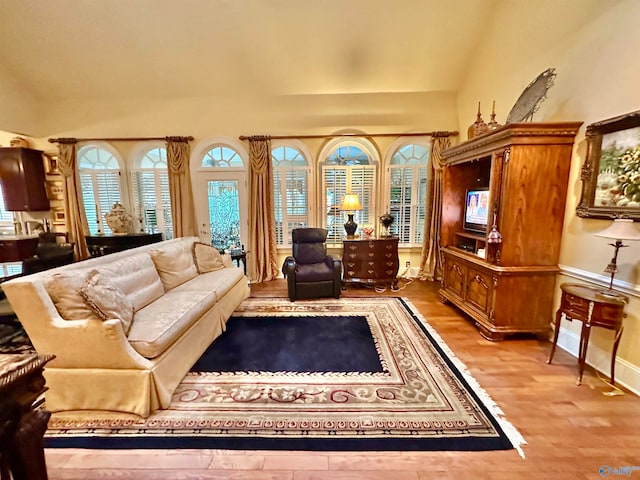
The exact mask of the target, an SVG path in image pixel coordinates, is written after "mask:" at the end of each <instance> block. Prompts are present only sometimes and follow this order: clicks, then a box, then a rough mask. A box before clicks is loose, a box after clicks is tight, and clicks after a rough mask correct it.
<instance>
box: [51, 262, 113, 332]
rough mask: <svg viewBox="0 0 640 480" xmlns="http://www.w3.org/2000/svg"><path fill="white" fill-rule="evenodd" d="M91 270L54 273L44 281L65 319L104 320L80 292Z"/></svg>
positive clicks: (57, 308)
mask: <svg viewBox="0 0 640 480" xmlns="http://www.w3.org/2000/svg"><path fill="white" fill-rule="evenodd" d="M90 271H91V270H88V269H79V270H73V271H70V272H59V273H54V274H53V275H51V276H50V277H48V278H46V280H45V281H44V287H45V289H46V290H47V293H48V294H49V296H50V297H51V300H52V301H53V304H54V305H55V306H56V310H58V313H59V314H60V316H61V317H62V318H64V319H65V320H102V319H101V318H100V316H98V314H97V313H96V312H95V311H94V310H93V309H92V308H91V307H89V305H87V302H85V300H84V298H82V297H81V296H80V294H79V292H80V289H81V288H82V287H84V285H85V283H86V281H87V278H88V276H89V273H90Z"/></svg>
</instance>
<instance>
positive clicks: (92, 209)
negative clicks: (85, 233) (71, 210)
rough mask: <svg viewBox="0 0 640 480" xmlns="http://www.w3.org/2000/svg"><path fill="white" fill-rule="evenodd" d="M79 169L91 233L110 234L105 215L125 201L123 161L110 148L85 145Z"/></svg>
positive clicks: (79, 158) (79, 156) (81, 149)
mask: <svg viewBox="0 0 640 480" xmlns="http://www.w3.org/2000/svg"><path fill="white" fill-rule="evenodd" d="M78 171H79V173H80V185H81V188H82V199H83V201H84V211H85V214H86V216H87V222H88V224H89V231H90V233H91V234H92V235H95V234H97V233H104V232H107V233H111V229H110V228H109V226H108V225H107V222H106V221H105V219H104V215H105V214H106V213H108V212H109V211H110V210H111V207H113V204H114V203H116V202H122V189H121V186H120V178H121V171H120V162H118V159H117V158H116V157H115V155H114V153H113V152H111V151H110V150H108V149H107V147H103V146H99V145H86V146H84V147H81V148H80V149H79V150H78Z"/></svg>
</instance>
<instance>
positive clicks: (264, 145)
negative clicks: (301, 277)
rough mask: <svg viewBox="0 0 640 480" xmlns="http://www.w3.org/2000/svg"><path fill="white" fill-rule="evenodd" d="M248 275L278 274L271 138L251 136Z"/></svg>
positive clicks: (259, 279)
mask: <svg viewBox="0 0 640 480" xmlns="http://www.w3.org/2000/svg"><path fill="white" fill-rule="evenodd" d="M248 140H249V252H250V253H251V254H252V255H251V260H252V261H250V262H249V279H250V280H251V281H252V282H267V281H269V280H274V279H275V278H277V276H278V265H277V255H278V251H277V249H276V223H275V215H274V206H273V178H272V175H271V168H272V167H271V138H270V137H265V136H255V137H250V138H249V139H248Z"/></svg>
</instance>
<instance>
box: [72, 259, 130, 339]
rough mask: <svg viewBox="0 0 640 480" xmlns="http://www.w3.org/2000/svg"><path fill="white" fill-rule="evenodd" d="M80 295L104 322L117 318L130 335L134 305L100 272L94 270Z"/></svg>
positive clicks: (125, 331)
mask: <svg viewBox="0 0 640 480" xmlns="http://www.w3.org/2000/svg"><path fill="white" fill-rule="evenodd" d="M79 293H80V296H81V297H82V298H83V299H84V300H85V302H87V305H89V307H91V309H92V310H93V311H94V312H95V313H97V314H98V316H99V317H100V318H101V319H102V320H108V319H110V318H117V319H118V320H120V321H121V322H122V327H123V328H124V333H125V335H126V334H128V333H129V329H130V328H131V322H132V321H133V305H132V304H131V302H130V301H129V299H128V298H127V296H126V295H125V294H124V292H123V291H122V290H121V289H120V288H119V287H118V286H117V285H114V284H113V283H112V282H110V281H109V279H107V277H105V276H104V275H103V274H101V273H100V272H99V271H98V270H92V271H91V272H89V276H88V277H87V280H86V281H85V283H84V285H83V287H82V288H81V289H80V291H79Z"/></svg>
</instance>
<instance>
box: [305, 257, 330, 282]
mask: <svg viewBox="0 0 640 480" xmlns="http://www.w3.org/2000/svg"><path fill="white" fill-rule="evenodd" d="M327 280H329V281H331V280H333V266H329V265H328V264H327V263H326V262H322V263H312V264H308V265H298V266H297V267H296V281H297V282H323V281H327Z"/></svg>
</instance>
